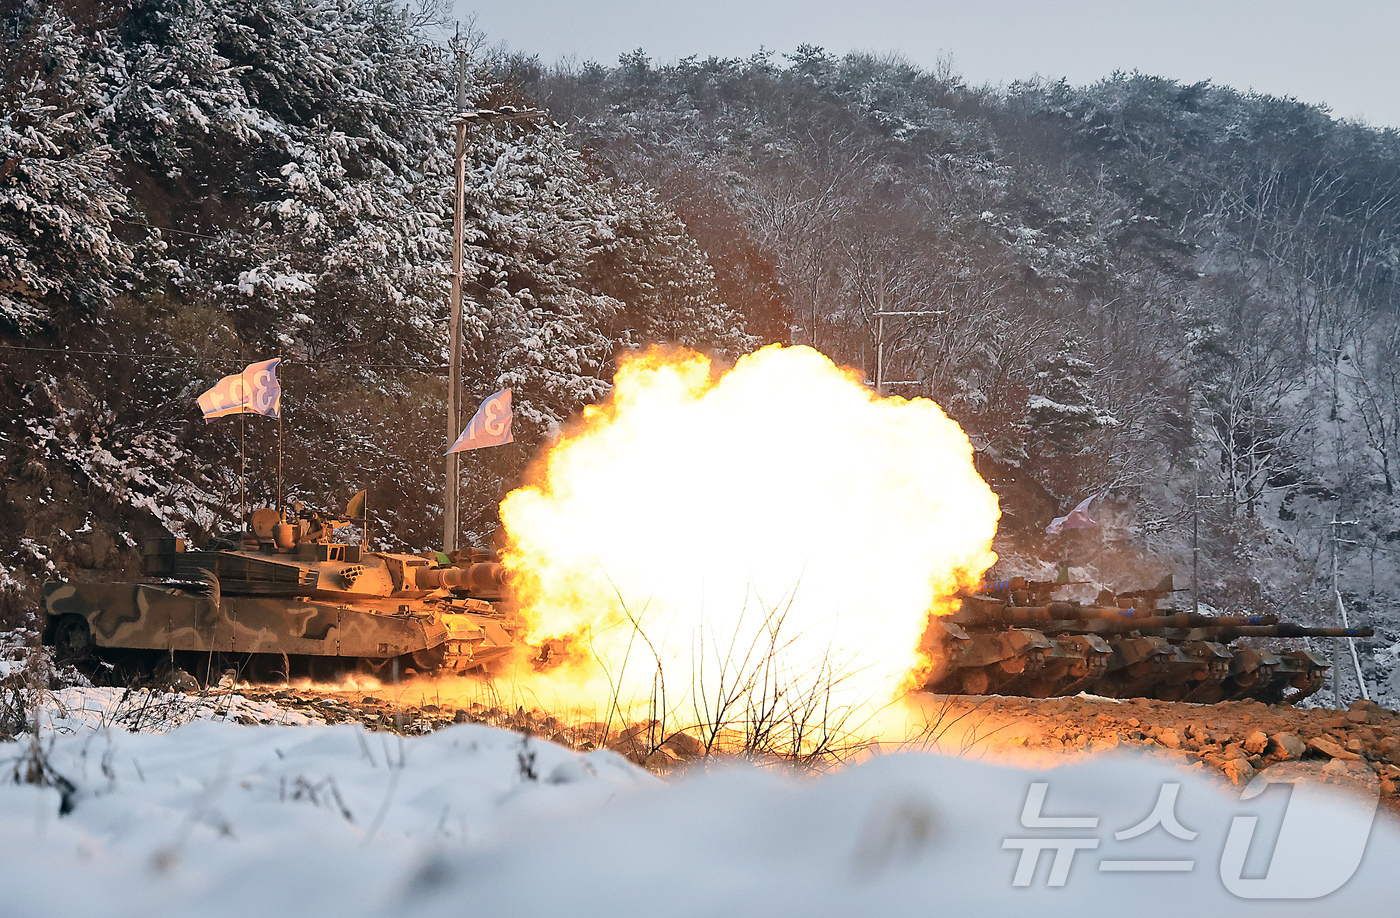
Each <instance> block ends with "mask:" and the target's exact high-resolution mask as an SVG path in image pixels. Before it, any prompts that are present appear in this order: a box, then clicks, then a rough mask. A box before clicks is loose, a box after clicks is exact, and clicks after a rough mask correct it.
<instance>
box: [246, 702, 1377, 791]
mask: <svg viewBox="0 0 1400 918" xmlns="http://www.w3.org/2000/svg"><path fill="white" fill-rule="evenodd" d="M240 692H242V694H244V695H245V696H247V697H248V698H250V699H254V700H261V701H268V702H273V703H275V704H276V705H277V706H278V707H280V708H283V709H287V710H292V711H298V712H301V713H303V714H305V715H308V716H312V717H314V718H315V719H318V720H324V721H326V722H328V723H342V722H358V723H364V724H366V725H368V726H370V727H372V728H379V729H386V730H395V731H397V732H402V733H423V732H428V731H431V730H434V729H437V728H438V727H441V726H445V725H447V724H450V723H485V724H489V725H492V726H498V727H505V728H508V729H514V730H520V731H523V732H528V733H532V734H534V735H538V736H542V737H544V738H547V739H550V740H552V741H554V742H556V743H559V744H561V745H564V746H568V747H570V748H573V749H578V750H590V749H596V748H604V747H606V748H611V749H614V750H616V751H618V752H620V753H622V754H623V755H625V756H626V757H628V758H629V759H631V760H632V761H634V762H637V763H638V764H642V765H645V766H646V767H648V768H650V769H651V770H653V771H656V772H659V773H667V772H670V771H673V770H675V769H678V768H683V767H685V766H686V765H688V764H691V763H692V762H694V761H695V760H696V759H699V758H701V757H703V756H704V753H705V748H704V744H703V743H702V742H701V741H700V740H699V739H698V738H696V737H694V736H691V735H688V734H686V733H676V732H671V733H666V734H663V733H661V732H659V731H658V730H657V729H656V727H655V725H654V724H650V725H649V724H631V725H625V724H617V723H614V724H612V725H605V724H603V723H598V722H592V721H583V722H580V721H573V722H568V721H565V720H561V719H560V718H558V717H555V716H553V715H551V714H549V713H547V712H544V711H539V710H529V709H527V708H525V707H523V706H517V707H515V708H514V710H508V709H506V708H505V707H503V706H499V705H492V704H490V703H488V702H482V701H470V702H466V703H463V704H461V706H458V705H454V704H451V703H441V699H438V701H437V702H434V701H427V700H425V696H424V695H423V694H421V693H419V694H418V700H417V702H416V703H415V702H413V701H407V700H404V698H403V697H402V696H401V697H400V698H399V699H398V700H395V699H393V698H391V697H387V696H386V693H383V692H373V693H366V692H364V691H349V692H347V691H328V690H326V689H325V688H315V689H311V688H301V689H297V688H267V689H258V688H253V687H246V686H243V687H240ZM405 694H407V693H405ZM915 698H916V703H915V704H914V705H913V706H912V710H914V711H915V712H917V715H918V716H917V718H916V722H917V723H918V725H919V728H918V729H917V730H914V731H911V732H910V733H909V735H908V736H907V738H906V739H905V742H907V743H908V744H910V745H914V746H933V745H936V746H938V747H939V748H941V749H943V750H944V751H950V752H954V753H957V754H965V755H989V756H993V757H1009V758H1013V759H1014V758H1020V757H1030V758H1038V757H1045V756H1079V755H1093V754H1098V753H1103V752H1107V751H1110V750H1115V749H1132V748H1136V749H1140V750H1145V751H1150V752H1153V753H1155V754H1158V755H1162V756H1167V757H1171V758H1176V759H1178V760H1182V761H1184V762H1185V763H1186V765H1187V767H1188V768H1199V769H1205V770H1208V771H1211V772H1214V773H1217V774H1218V775H1219V776H1220V777H1221V778H1222V780H1227V781H1229V782H1231V783H1233V784H1243V783H1247V782H1248V781H1249V779H1250V778H1251V777H1253V776H1254V774H1255V773H1256V772H1258V771H1260V770H1262V769H1263V768H1266V767H1267V766H1269V765H1272V764H1274V763H1276V762H1283V761H1292V760H1299V761H1301V762H1303V763H1304V764H1308V765H1311V766H1314V767H1315V768H1316V769H1317V771H1318V772H1319V774H1320V776H1321V777H1323V778H1324V779H1325V780H1328V781H1331V782H1333V783H1348V782H1349V781H1350V780H1351V779H1353V778H1356V777H1359V776H1363V775H1365V776H1369V775H1371V774H1374V775H1376V776H1377V777H1378V778H1379V785H1380V790H1381V793H1382V795H1383V797H1382V799H1383V801H1384V803H1385V804H1386V805H1387V806H1388V807H1389V808H1390V809H1391V810H1393V811H1395V812H1397V813H1400V794H1397V788H1400V713H1397V712H1395V711H1391V710H1386V709H1384V708H1381V707H1379V706H1377V705H1375V704H1374V703H1371V702H1366V701H1357V702H1356V703H1354V704H1352V706H1351V707H1350V708H1349V709H1348V710H1345V711H1337V710H1332V709H1330V708H1293V707H1289V706H1287V705H1266V704H1263V703H1262V702H1258V701H1236V702H1222V703H1220V704H1209V705H1205V704H1185V703H1181V702H1167V701H1156V700H1152V699H1128V700H1117V699H1108V698H1098V697H1094V696H1088V695H1080V696H1077V697H1073V698H1046V699H1041V698H1015V697H1001V696H937V695H922V696H915ZM899 745H901V743H899V742H896V743H893V744H884V748H890V747H891V746H893V747H896V748H897V747H898V746H899Z"/></svg>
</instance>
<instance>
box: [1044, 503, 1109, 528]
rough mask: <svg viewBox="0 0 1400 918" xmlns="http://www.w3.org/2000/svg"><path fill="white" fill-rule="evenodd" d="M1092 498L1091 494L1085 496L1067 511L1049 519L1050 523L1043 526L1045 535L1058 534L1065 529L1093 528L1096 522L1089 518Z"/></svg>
mask: <svg viewBox="0 0 1400 918" xmlns="http://www.w3.org/2000/svg"><path fill="white" fill-rule="evenodd" d="M1093 499H1094V498H1093V497H1092V496H1091V497H1086V498H1084V499H1083V500H1082V501H1080V502H1079V506H1078V507H1075V508H1074V509H1073V510H1071V511H1070V512H1069V513H1066V514H1065V515H1064V516H1057V517H1055V519H1053V520H1051V521H1050V525H1049V526H1046V527H1045V533H1046V535H1059V534H1060V533H1061V532H1063V531H1064V530H1066V529H1093V528H1094V527H1095V526H1097V525H1098V523H1096V522H1095V521H1094V520H1092V519H1090V518H1089V502H1090V501H1092V500H1093Z"/></svg>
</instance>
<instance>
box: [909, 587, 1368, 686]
mask: <svg viewBox="0 0 1400 918" xmlns="http://www.w3.org/2000/svg"><path fill="white" fill-rule="evenodd" d="M1064 585H1066V584H1065V583H1064V582H1052V581H1043V582H1037V581H1027V580H1024V579H1022V578H1019V577H1018V578H1010V579H1008V580H1001V581H995V582H993V583H991V584H987V585H986V586H984V588H983V589H981V590H979V591H977V592H975V593H972V594H968V595H965V596H964V597H963V600H962V603H961V605H960V607H959V609H958V610H957V611H956V612H954V613H953V614H952V615H951V616H949V617H947V618H943V619H938V620H936V621H935V622H934V623H933V624H931V626H930V628H929V630H928V632H927V634H926V636H925V644H924V649H925V651H926V652H928V653H929V655H930V657H931V658H932V659H933V660H934V661H935V663H936V664H937V666H938V668H937V669H936V670H935V672H934V674H933V677H932V679H931V681H930V682H929V683H927V685H926V688H928V689H930V690H932V691H935V692H944V693H954V694H957V693H970V694H984V693H987V692H995V693H997V694H1002V695H1018V694H1020V695H1030V696H1033V697H1047V696H1051V695H1060V694H1072V693H1077V692H1081V691H1088V692H1093V693H1095V694H1099V695H1107V696H1111V697H1117V698H1127V697H1151V698H1161V699H1164V700H1169V701H1194V702H1203V703H1211V702H1215V701H1221V700H1226V699H1237V698H1259V699H1262V700H1265V701H1271V702H1277V701H1288V702H1296V701H1299V700H1301V699H1303V698H1306V697H1307V696H1308V695H1310V694H1312V693H1313V692H1316V691H1317V690H1318V689H1319V688H1321V687H1322V685H1323V684H1324V682H1325V681H1326V675H1327V670H1328V667H1327V665H1326V664H1325V663H1323V662H1322V661H1321V660H1318V659H1317V658H1316V657H1314V656H1312V655H1311V654H1309V653H1308V652H1307V651H1304V650H1285V651H1279V652H1276V653H1274V652H1269V651H1264V650H1259V649H1256V648H1252V647H1249V646H1247V645H1243V644H1238V643H1236V641H1237V640H1238V639H1239V638H1242V637H1265V638H1296V637H1369V636H1370V635H1371V631H1370V629H1368V628H1356V629H1342V628H1306V627H1301V626H1298V625H1292V624H1287V623H1279V622H1278V619H1277V617H1275V616H1271V615H1251V616H1235V617H1231V616H1211V615H1201V614H1197V613H1194V612H1181V611H1176V610H1173V609H1159V608H1158V602H1159V601H1160V600H1162V599H1164V598H1166V597H1167V596H1169V595H1170V594H1171V593H1172V592H1174V590H1173V589H1172V586H1171V579H1170V578H1165V579H1164V580H1163V581H1162V583H1161V584H1159V585H1158V586H1157V587H1156V588H1154V589H1150V590H1137V591H1134V592H1131V593H1123V594H1119V596H1117V597H1115V596H1114V595H1113V594H1112V593H1107V591H1105V593H1104V594H1101V596H1100V599H1099V600H1098V601H1096V602H1094V603H1090V604H1081V603H1078V602H1068V601H1056V600H1052V599H1051V598H1050V595H1051V593H1052V591H1053V590H1055V589H1057V588H1058V587H1061V586H1064ZM1120 599H1122V600H1126V601H1127V604H1123V603H1120V602H1119V600H1120ZM1027 622H1030V623H1035V625H1036V628H1035V629H1032V628H1026V627H1017V625H1018V624H1021V623H1027ZM940 626H941V627H940Z"/></svg>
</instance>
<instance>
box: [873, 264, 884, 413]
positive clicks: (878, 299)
mask: <svg viewBox="0 0 1400 918" xmlns="http://www.w3.org/2000/svg"><path fill="white" fill-rule="evenodd" d="M875 312H876V314H877V315H878V316H879V317H880V318H879V321H878V322H877V323H876V325H877V327H878V328H877V331H876V332H875V394H876V395H879V396H882V397H883V396H884V394H885V265H884V262H881V263H880V287H879V289H878V290H876V291H875Z"/></svg>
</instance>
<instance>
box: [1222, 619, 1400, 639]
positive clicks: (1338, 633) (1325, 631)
mask: <svg viewBox="0 0 1400 918" xmlns="http://www.w3.org/2000/svg"><path fill="white" fill-rule="evenodd" d="M1375 633H1376V632H1375V629H1373V628H1371V627H1370V626H1367V625H1362V626H1360V627H1357V628H1310V627H1308V626H1306V625H1292V624H1288V623H1286V622H1285V623H1282V624H1276V625H1243V626H1230V627H1227V628H1226V629H1225V630H1224V632H1223V638H1224V639H1226V640H1231V641H1233V640H1234V639H1235V638H1241V637H1278V638H1305V637H1326V638H1368V637H1374V636H1375Z"/></svg>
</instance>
